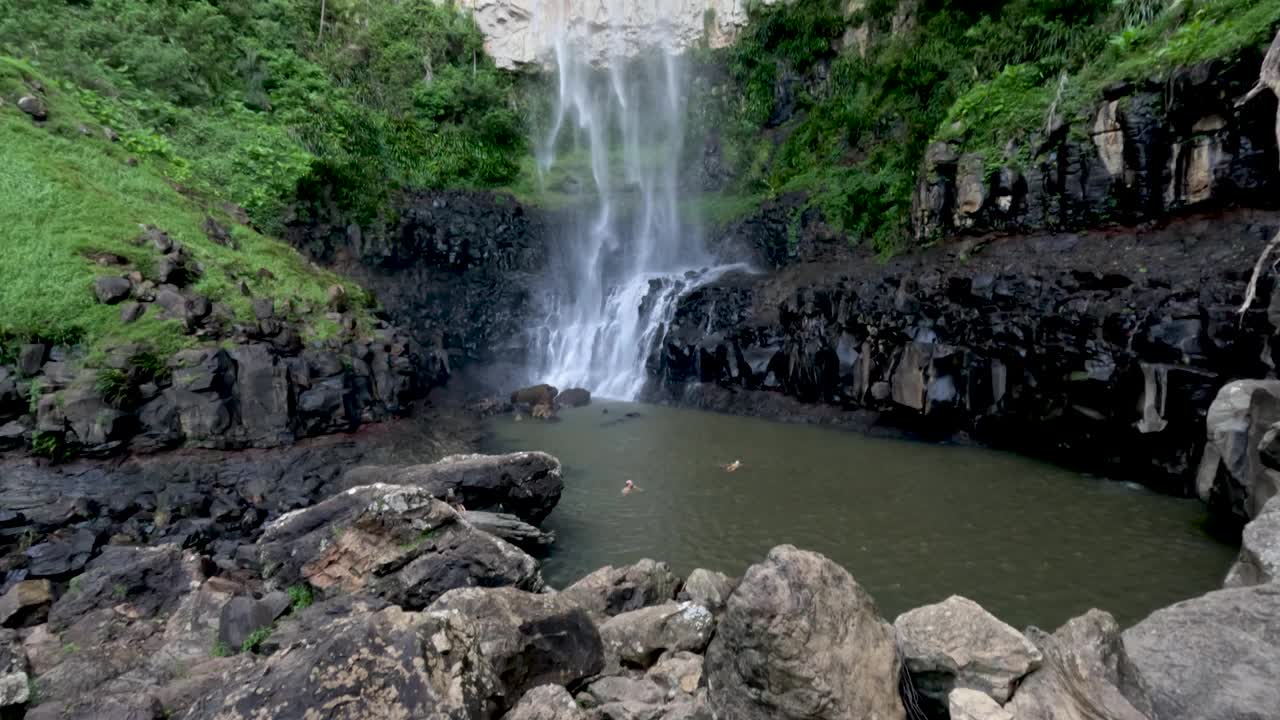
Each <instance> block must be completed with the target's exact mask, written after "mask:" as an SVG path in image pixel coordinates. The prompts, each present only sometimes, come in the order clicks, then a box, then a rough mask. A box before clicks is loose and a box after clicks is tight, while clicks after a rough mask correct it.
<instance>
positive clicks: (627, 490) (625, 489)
mask: <svg viewBox="0 0 1280 720" xmlns="http://www.w3.org/2000/svg"><path fill="white" fill-rule="evenodd" d="M639 489H640V488H638V487H636V484H635V483H633V482H631V481H630V480H628V481H626V482H625V483H623V485H622V494H623V495H630V494H631V491H632V490H639Z"/></svg>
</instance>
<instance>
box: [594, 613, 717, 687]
mask: <svg viewBox="0 0 1280 720" xmlns="http://www.w3.org/2000/svg"><path fill="white" fill-rule="evenodd" d="M715 626H716V621H715V617H714V616H713V615H712V614H711V611H710V610H708V609H707V608H705V607H703V606H702V605H699V604H697V603H693V602H683V603H676V602H667V603H663V604H661V605H654V606H653V607H647V608H641V609H639V610H632V611H631V612H626V613H622V614H621V615H617V616H615V617H611V618H609V619H608V620H607V621H606V622H605V623H604V624H602V625H600V639H601V640H602V641H603V642H604V648H605V655H606V659H607V668H608V669H607V672H608V671H612V672H616V671H617V670H619V669H620V668H621V667H623V666H626V667H633V668H640V669H646V668H648V667H649V666H651V665H653V664H654V663H655V662H657V660H658V658H659V657H661V656H662V654H663V653H665V652H680V651H689V652H695V653H701V652H702V651H703V650H705V649H706V647H707V642H708V641H709V640H710V639H711V631H712V630H714V629H715Z"/></svg>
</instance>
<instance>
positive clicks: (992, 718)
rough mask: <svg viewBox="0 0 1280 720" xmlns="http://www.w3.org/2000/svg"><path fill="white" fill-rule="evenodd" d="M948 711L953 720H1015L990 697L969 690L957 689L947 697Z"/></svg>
mask: <svg viewBox="0 0 1280 720" xmlns="http://www.w3.org/2000/svg"><path fill="white" fill-rule="evenodd" d="M947 711H948V712H949V713H950V714H951V720H1015V718H1014V716H1013V715H1012V714H1010V713H1009V711H1007V710H1005V709H1004V708H1002V707H1000V703H998V702H996V701H995V700H992V699H991V696H990V695H988V694H986V693H984V692H979V691H977V690H969V689H968V688H956V689H955V690H952V691H951V692H950V693H949V694H948V695H947Z"/></svg>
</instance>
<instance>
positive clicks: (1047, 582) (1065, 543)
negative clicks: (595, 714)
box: [486, 401, 1235, 628]
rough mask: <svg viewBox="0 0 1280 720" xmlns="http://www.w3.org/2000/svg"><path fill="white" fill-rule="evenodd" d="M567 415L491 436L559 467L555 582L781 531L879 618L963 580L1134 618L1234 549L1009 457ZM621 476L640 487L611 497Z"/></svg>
mask: <svg viewBox="0 0 1280 720" xmlns="http://www.w3.org/2000/svg"><path fill="white" fill-rule="evenodd" d="M627 413H639V414H640V416H639V417H635V418H628V417H626V414H627ZM561 418H562V420H561V421H560V422H556V423H547V422H541V421H532V420H528V419H526V420H524V421H523V422H516V421H514V420H513V419H512V418H511V417H502V418H497V419H496V420H495V421H494V424H493V427H492V436H491V437H490V439H489V441H488V442H489V447H488V448H486V449H487V450H490V451H495V452H496V451H502V452H506V451H512V450H544V451H546V452H549V453H551V454H553V455H555V456H557V457H558V458H560V460H561V462H562V463H563V464H564V478H565V492H564V496H563V497H562V499H561V501H560V504H559V505H558V506H557V507H556V509H555V512H553V513H552V514H551V516H550V517H549V518H548V519H547V521H546V523H545V524H544V525H545V526H546V527H548V528H550V529H552V530H555V532H556V535H557V541H556V545H555V546H554V548H553V549H552V550H551V553H550V555H549V556H548V557H546V558H545V559H544V560H543V574H544V576H545V577H546V578H547V581H548V582H549V583H551V584H552V585H553V586H556V587H563V586H565V585H567V584H569V583H571V582H573V581H574V580H576V579H577V578H579V577H581V576H582V575H584V574H586V573H588V572H590V571H592V570H595V569H596V568H598V567H601V566H603V565H610V564H612V565H619V564H626V563H631V562H635V561H636V560H639V559H640V558H644V557H651V558H654V559H658V560H666V561H667V562H669V563H670V564H671V565H672V567H673V569H675V570H676V572H678V573H681V574H682V575H683V574H686V573H688V572H689V571H690V570H692V569H694V568H696V567H707V568H712V569H716V570H721V571H723V572H727V573H730V574H733V575H739V574H741V573H742V571H743V570H745V569H746V568H747V566H749V565H750V564H752V563H754V562H757V561H759V560H760V559H761V558H762V557H764V555H765V553H767V552H768V550H769V549H770V548H771V547H773V546H775V545H778V544H781V543H791V544H794V545H797V546H799V547H802V548H806V549H810V550H816V551H819V552H822V553H823V554H825V555H827V556H828V557H830V558H832V559H833V560H835V561H836V562H838V563H840V564H841V565H843V566H844V567H846V568H848V569H849V571H850V572H852V573H853V575H854V577H855V578H857V580H858V582H859V583H861V584H862V585H863V586H864V587H866V588H867V589H868V590H870V591H871V593H872V594H873V595H874V596H875V598H876V600H877V603H878V604H879V606H880V610H881V612H882V613H883V614H884V615H885V616H886V617H889V618H893V617H894V616H896V615H897V614H898V613H900V612H902V611H904V610H907V609H910V608H912V607H916V606H919V605H923V604H926V603H930V602H936V601H938V600H942V599H944V598H946V597H947V596H948V595H951V594H953V593H958V594H961V595H964V596H967V597H969V598H972V599H974V600H976V601H978V602H979V603H981V604H982V605H983V606H984V607H986V608H987V609H988V610H990V611H991V612H993V613H995V614H996V615H997V616H999V617H1000V618H1001V619H1003V620H1005V621H1006V622H1008V623H1010V624H1012V625H1014V626H1015V627H1022V626H1025V625H1030V624H1034V625H1039V626H1041V627H1046V628H1054V627H1057V625H1059V624H1060V623H1061V622H1063V621H1065V620H1066V619H1068V618H1070V617H1072V616H1075V615H1078V614H1080V613H1082V612H1084V611H1086V610H1088V609H1089V608H1092V607H1099V608H1102V609H1105V610H1107V611H1109V612H1111V613H1113V614H1114V615H1115V616H1116V617H1117V619H1118V620H1119V621H1120V622H1121V623H1122V624H1125V625H1128V624H1132V623H1134V622H1136V621H1138V620H1140V619H1142V618H1143V617H1144V616H1145V615H1146V614H1147V613H1149V612H1150V611H1152V610H1154V609H1156V608H1159V607H1163V606H1165V605H1168V604H1170V603H1173V602H1176V601H1178V600H1182V599H1185V598H1187V597H1190V596H1192V595H1194V594H1198V593H1202V592H1205V591H1208V590H1211V589H1214V588H1216V587H1219V586H1220V584H1221V581H1222V577H1223V575H1224V574H1225V572H1226V570H1227V567H1228V566H1229V565H1230V563H1231V560H1232V559H1233V557H1234V555H1235V549H1234V548H1233V547H1231V546H1230V545H1228V544H1226V543H1223V542H1220V541H1218V540H1215V539H1214V538H1212V537H1210V536H1209V535H1208V534H1207V533H1206V532H1205V530H1204V529H1203V526H1204V525H1205V523H1206V522H1207V513H1206V511H1205V509H1204V506H1203V505H1201V504H1200V503H1199V502H1198V501H1195V500H1182V499H1177V498H1171V497H1167V496H1163V495H1159V494H1156V493H1153V492H1150V491H1148V490H1145V489H1142V488H1140V487H1138V486H1136V485H1133V484H1132V483H1124V482H1118V481H1115V480H1104V479H1100V478H1094V477H1089V476H1085V475H1081V474H1079V473H1074V472H1071V471H1068V470H1064V469H1061V468H1058V467H1055V466H1053V465H1048V464H1045V463H1042V462H1038V461H1035V460H1030V459H1027V458H1022V457H1018V456H1016V455H1010V454H1006V453H1000V452H995V451H990V450H982V449H974V448H963V447H954V446H941V445H929V444H923V443H911V442H903V441H892V440H881V439H873V438H867V437H863V436H861V435H857V434H854V433H850V432H843V431H839V430H833V429H828V428H821V427H814V426H803V425H787V424H780V423H773V422H769V421H765V420H759V419H754V418H741V417H732V416H725V415H717V414H712V413H702V412H697V411H692V410H680V409H674V408H665V407H657V406H648V405H636V404H631V403H617V402H600V401H597V402H596V403H594V404H593V405H591V406H590V407H586V408H578V409H566V410H563V411H561ZM734 460H740V461H741V463H742V464H741V467H740V468H739V469H738V470H737V471H735V472H732V473H729V472H726V471H725V470H724V469H722V467H721V465H723V464H726V463H730V462H732V461H734ZM627 479H631V480H633V481H634V482H635V484H636V485H638V486H639V487H640V488H641V491H638V492H634V493H632V494H630V495H626V496H624V495H622V493H621V492H620V490H621V488H622V486H623V483H624V481H626V480H627Z"/></svg>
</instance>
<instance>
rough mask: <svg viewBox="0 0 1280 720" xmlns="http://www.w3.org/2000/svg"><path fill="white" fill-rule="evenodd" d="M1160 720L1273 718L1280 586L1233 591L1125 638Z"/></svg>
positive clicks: (1279, 700) (1279, 689)
mask: <svg viewBox="0 0 1280 720" xmlns="http://www.w3.org/2000/svg"><path fill="white" fill-rule="evenodd" d="M1123 637H1124V649H1125V651H1126V652H1127V653H1128V654H1129V658H1130V659H1131V660H1132V662H1133V666H1134V667H1135V668H1136V671H1137V675H1138V676H1139V677H1140V678H1141V679H1142V681H1143V682H1144V683H1145V685H1146V687H1147V688H1148V689H1149V692H1150V698H1151V706H1152V709H1153V711H1154V714H1153V715H1152V718H1153V719H1154V720H1175V719H1177V718H1196V720H1227V719H1228V718H1232V719H1238V718H1273V717H1275V716H1276V709H1277V708H1280V683H1277V682H1276V668H1280V584H1278V583H1270V584H1267V585H1255V586H1252V587H1243V588H1230V589H1227V590H1218V591H1216V592H1211V593H1208V594H1206V595H1204V596H1201V597H1198V598H1194V599H1192V600H1187V601H1184V602H1180V603H1178V604H1176V605H1172V606H1170V607H1167V608H1164V609H1162V610H1157V611H1155V612H1154V613H1152V614H1151V615H1150V616H1148V617H1147V618H1146V619H1145V620H1143V621H1142V622H1140V623H1138V624H1137V625H1135V626H1133V627H1131V628H1129V629H1128V630H1125V631H1124V636H1123Z"/></svg>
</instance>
